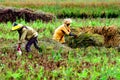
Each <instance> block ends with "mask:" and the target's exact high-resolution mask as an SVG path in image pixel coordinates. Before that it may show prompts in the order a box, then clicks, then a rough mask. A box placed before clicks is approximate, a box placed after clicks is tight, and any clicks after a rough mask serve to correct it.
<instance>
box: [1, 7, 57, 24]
mask: <svg viewBox="0 0 120 80" xmlns="http://www.w3.org/2000/svg"><path fill="white" fill-rule="evenodd" d="M54 18H55V16H54V15H52V14H48V13H44V12H39V11H33V10H30V9H25V8H22V9H14V8H1V9H0V22H8V21H11V22H14V21H16V20H17V19H24V20H25V21H27V22H30V21H35V20H42V21H45V22H48V21H52V20H53V19H54Z"/></svg>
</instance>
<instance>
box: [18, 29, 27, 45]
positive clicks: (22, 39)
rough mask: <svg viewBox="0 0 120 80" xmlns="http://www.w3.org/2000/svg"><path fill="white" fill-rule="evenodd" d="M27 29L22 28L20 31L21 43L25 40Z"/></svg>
mask: <svg viewBox="0 0 120 80" xmlns="http://www.w3.org/2000/svg"><path fill="white" fill-rule="evenodd" d="M27 31H28V30H27V29H25V28H23V33H22V35H21V37H20V39H19V43H23V42H25V38H26V35H27Z"/></svg>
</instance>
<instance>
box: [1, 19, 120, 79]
mask: <svg viewBox="0 0 120 80" xmlns="http://www.w3.org/2000/svg"><path fill="white" fill-rule="evenodd" d="M72 20H73V23H72V24H71V27H73V28H78V27H86V26H92V27H96V26H111V25H115V26H116V27H120V23H119V22H120V18H116V19H100V18H97V19H72ZM17 22H18V23H21V24H24V25H27V26H31V27H33V28H34V29H35V30H37V31H38V33H39V37H38V39H39V41H40V40H41V39H42V38H45V37H47V38H52V34H53V32H54V30H55V28H57V27H58V26H59V25H61V24H62V22H63V20H62V19H57V20H56V21H55V22H54V21H53V22H48V23H43V22H41V21H34V22H30V23H28V22H25V21H24V20H18V21H17ZM11 28H12V23H11V22H8V23H0V35H1V36H0V40H2V39H3V42H2V41H1V47H2V48H1V49H0V80H10V79H15V80H31V79H32V80H34V79H36V80H56V79H57V80H61V79H63V80H84V79H90V80H98V79H100V80H107V79H109V80H111V79H115V80H119V79H120V77H119V75H120V67H119V65H120V52H118V51H117V50H116V49H114V48H105V47H87V48H76V49H74V51H71V52H68V53H62V49H60V50H58V51H57V52H55V51H54V50H52V52H51V53H47V50H46V51H45V52H46V53H44V54H43V56H42V55H38V53H36V51H34V53H29V54H28V53H27V54H26V53H25V54H23V55H22V56H16V54H15V52H14V50H13V49H11V48H9V46H11V45H13V44H16V43H17V39H18V33H17V32H16V31H14V32H11V31H10V30H11ZM43 47H44V46H43ZM44 48H45V47H44ZM65 56H66V57H65ZM42 62H43V63H44V64H43V63H42ZM58 64H59V65H58ZM50 65H52V67H50V69H49V66H50ZM55 65H56V66H55Z"/></svg>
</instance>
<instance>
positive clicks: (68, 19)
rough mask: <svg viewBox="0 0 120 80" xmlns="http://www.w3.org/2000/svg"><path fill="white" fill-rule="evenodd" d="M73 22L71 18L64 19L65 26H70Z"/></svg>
mask: <svg viewBox="0 0 120 80" xmlns="http://www.w3.org/2000/svg"><path fill="white" fill-rule="evenodd" d="M70 23H72V20H71V19H70V18H67V19H64V24H70Z"/></svg>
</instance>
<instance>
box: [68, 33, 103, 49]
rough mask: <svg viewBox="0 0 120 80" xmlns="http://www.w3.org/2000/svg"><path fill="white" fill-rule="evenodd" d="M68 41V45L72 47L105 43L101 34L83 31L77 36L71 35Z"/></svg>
mask: <svg viewBox="0 0 120 80" xmlns="http://www.w3.org/2000/svg"><path fill="white" fill-rule="evenodd" d="M68 40H69V41H68ZM67 42H68V43H67V44H68V46H70V47H72V48H76V47H78V48H80V47H88V46H102V45H103V44H104V37H103V36H102V35H99V34H89V33H82V34H80V35H79V36H78V37H77V38H73V37H69V38H68V39H67Z"/></svg>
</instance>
